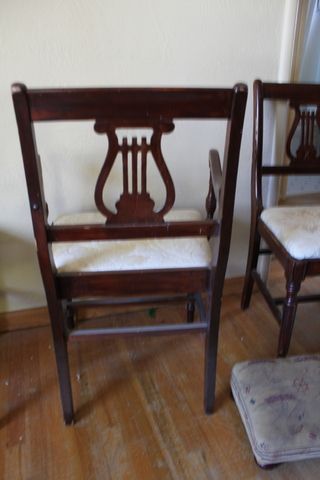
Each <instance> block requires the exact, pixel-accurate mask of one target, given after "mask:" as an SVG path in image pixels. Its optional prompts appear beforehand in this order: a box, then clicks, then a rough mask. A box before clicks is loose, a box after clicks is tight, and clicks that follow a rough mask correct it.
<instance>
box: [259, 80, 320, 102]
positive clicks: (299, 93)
mask: <svg viewBox="0 0 320 480" xmlns="http://www.w3.org/2000/svg"><path fill="white" fill-rule="evenodd" d="M263 95H264V97H265V98H270V99H273V100H285V101H287V100H288V99H290V100H292V101H296V102H302V104H315V105H320V85H319V84H310V83H307V84H303V83H296V84H291V85H288V84H283V85H282V84H281V83H263Z"/></svg>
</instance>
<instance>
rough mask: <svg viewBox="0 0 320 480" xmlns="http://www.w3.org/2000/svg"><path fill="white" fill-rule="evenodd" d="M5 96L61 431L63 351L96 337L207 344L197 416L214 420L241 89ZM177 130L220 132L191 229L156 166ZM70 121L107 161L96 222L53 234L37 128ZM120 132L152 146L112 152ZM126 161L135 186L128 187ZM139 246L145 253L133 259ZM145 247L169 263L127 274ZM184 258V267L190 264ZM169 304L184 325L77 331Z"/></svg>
mask: <svg viewBox="0 0 320 480" xmlns="http://www.w3.org/2000/svg"><path fill="white" fill-rule="evenodd" d="M12 95H13V102H14V107H15V112H16V119H17V123H18V130H19V136H20V143H21V149H22V156H23V161H24V168H25V175H26V181H27V187H28V193H29V201H30V208H31V215H32V221H33V228H34V234H35V238H36V244H37V251H38V258H39V264H40V269H41V274H42V278H43V283H44V288H45V292H46V298H47V303H48V309H49V313H50V318H51V327H52V334H53V339H54V348H55V354H56V362H57V369H58V376H59V383H60V392H61V400H62V408H63V414H64V420H65V422H66V423H67V424H69V423H71V422H73V419H74V411H73V402H72V392H71V382H70V375H69V366H68V353H67V342H68V340H69V341H72V340H77V339H79V338H81V339H84V338H86V337H91V336H92V335H105V336H108V335H109V336H115V335H134V334H140V335H142V334H145V335H148V334H173V333H186V332H204V333H205V334H206V356H205V410H206V412H208V413H210V412H212V411H213V406H214V395H215V372H216V359H217V341H218V329H219V316H220V303H221V296H222V289H223V283H224V277H225V270H226V265H227V260H228V254H229V245H230V235H231V228H232V217H233V208H234V197H235V188H236V178H237V169H238V160H239V150H240V143H241V134H242V126H243V119H244V113H245V105H246V98H247V88H246V86H245V85H242V84H239V85H236V86H235V87H234V88H233V89H221V88H220V89H218V88H216V89H187V88H181V89H179V88H158V89H157V88H155V89H150V88H149V89H148V88H145V89H143V88H141V89H137V88H136V89H134V88H133V89H130V88H119V89H114V88H113V89H111V88H110V89H108V88H106V89H89V88H88V89H53V90H50V89H49V90H45V89H43V90H29V89H27V88H26V87H25V86H24V85H21V84H14V85H13V87H12ZM175 119H178V120H179V119H193V120H196V119H223V120H227V122H226V124H227V129H226V140H225V151H224V156H223V159H224V161H223V173H222V172H221V169H220V161H219V154H218V152H217V151H211V152H210V159H209V164H210V169H211V176H210V181H209V193H208V197H207V200H206V211H207V218H206V219H202V218H201V216H200V217H199V215H198V214H197V213H196V214H194V212H193V213H192V212H191V218H188V216H187V218H185V217H183V216H182V217H181V215H180V214H179V212H178V211H177V212H175V211H174V210H171V208H172V206H173V204H174V201H175V188H174V184H173V180H172V178H171V175H170V173H169V170H168V168H167V165H166V163H165V161H164V158H163V156H162V152H161V138H162V135H163V134H164V133H169V132H172V131H173V129H174V123H173V121H174V120H175ZM66 120H74V121H75V120H91V121H92V120H94V121H95V124H94V130H95V131H96V132H97V133H100V134H104V135H106V136H107V138H108V153H107V156H106V159H105V162H104V164H103V167H102V169H101V172H100V174H99V176H98V179H97V183H96V188H95V192H94V199H95V203H96V206H97V209H98V212H96V213H91V214H79V215H77V216H72V215H71V217H70V216H65V217H62V218H61V219H60V220H59V221H58V222H56V223H54V224H51V225H50V224H49V223H48V206H47V204H46V200H45V194H44V188H43V183H42V178H41V167H40V157H39V155H38V153H37V147H36V141H35V134H34V129H33V123H34V122H48V121H66ZM120 127H121V128H125V129H131V128H133V129H137V128H149V129H152V136H151V140H150V142H148V141H147V140H146V138H142V140H141V142H139V141H138V140H137V138H133V140H132V143H130V142H128V141H127V139H126V138H124V139H123V141H122V143H120V141H119V139H118V136H117V132H116V130H117V129H118V128H120ZM118 154H119V155H118ZM119 156H120V158H121V157H122V172H123V185H122V186H121V188H122V194H121V195H120V199H119V201H118V202H117V203H116V210H115V211H113V210H111V209H110V208H109V207H108V206H107V205H106V203H105V201H104V197H103V190H104V186H105V183H106V180H107V178H108V175H109V173H110V171H111V168H112V166H113V165H114V163H115V161H116V159H117V157H118V159H119ZM151 157H153V160H154V161H155V163H156V166H157V168H158V172H159V174H160V176H161V177H162V181H163V182H164V184H165V188H166V198H165V203H164V205H163V206H162V208H160V209H158V210H157V211H155V209H154V202H153V200H152V199H151V197H150V195H149V193H148V190H147V162H149V161H150V160H152V158H151ZM118 159H117V161H118ZM129 159H131V162H130V163H131V172H132V178H129V172H130V165H128V164H129ZM197 161H198V160H197ZM199 161H200V160H199ZM187 173H188V169H187V168H186V174H187ZM139 176H140V179H141V180H140V181H139ZM130 184H131V189H130ZM216 203H218V204H219V206H218V208H217V211H216V219H213V216H214V212H215V209H216ZM211 237H216V238H215V242H214V245H215V246H214V249H213V250H212V249H211V247H209V245H210V244H209V239H210V238H211ZM117 240H121V241H122V242H124V243H122V245H124V246H125V249H123V248H122V249H121V254H117V250H116V247H117V245H119V242H116V241H117ZM79 242H80V243H79ZM83 242H85V246H86V248H85V249H84V250H86V251H88V249H89V251H90V252H89V257H90V258H89V259H87V258H86V252H85V251H84V252H82V251H81V246H83ZM139 242H144V243H142V246H141V244H140V247H137V244H139ZM181 242H182V243H181ZM150 244H151V247H152V248H151V250H152V251H155V250H156V251H157V250H160V251H162V252H163V251H165V252H166V253H167V252H168V253H169V254H171V257H170V256H169V259H168V258H165V260H163V258H158V259H157V258H152V259H151V261H150V262H149V263H148V260H150V259H149V258H147V259H144V260H140V263H139V262H138V264H137V263H135V264H134V265H132V264H129V265H128V266H126V260H128V256H126V253H125V251H126V250H130V249H131V250H132V249H133V248H140V253H141V251H143V252H144V253H145V251H146V250H147V251H148V249H149V250H150ZM66 246H67V251H68V252H69V253H68V255H66ZM77 246H79V248H80V254H79V251H78V250H77V252H78V256H79V255H80V257H81V258H80V260H81V262H82V263H81V262H80V264H79V263H77V262H76V261H75V260H74V259H73V258H72V253H73V252H74V251H75V249H77ZM96 248H98V250H99V257H100V259H102V263H100V264H99V262H98V260H97V259H94V260H92V257H91V255H94V250H95V249H96ZM192 249H194V251H192V255H188V252H189V251H190V250H192ZM124 250H125V251H124ZM184 250H186V252H184ZM176 252H179V253H181V254H182V253H186V254H185V256H184V257H185V258H184V260H183V263H181V262H182V261H180V263H179V258H177V257H178V255H177V253H176ZM115 264H116V267H115ZM119 264H120V265H119ZM205 294H206V296H207V300H206V302H204V303H203V302H202V299H201V295H204V296H205ZM177 296H179V297H180V296H183V298H184V299H185V300H186V302H187V307H188V308H187V310H188V322H187V323H182V324H171V325H164V324H161V325H145V326H137V327H132V326H131V327H130V326H127V327H117V328H108V327H105V328H90V329H88V328H83V327H81V323H79V322H75V320H74V313H75V311H76V309H77V307H78V306H79V305H80V306H83V305H89V306H93V305H95V304H101V303H102V302H104V303H106V304H114V303H121V302H124V303H125V302H148V303H150V302H156V301H158V300H163V299H164V298H165V299H168V300H169V299H170V298H172V297H173V298H176V297H177ZM102 299H103V300H102ZM194 304H196V305H197V307H198V308H199V312H200V321H197V322H193V321H192V320H193V310H194Z"/></svg>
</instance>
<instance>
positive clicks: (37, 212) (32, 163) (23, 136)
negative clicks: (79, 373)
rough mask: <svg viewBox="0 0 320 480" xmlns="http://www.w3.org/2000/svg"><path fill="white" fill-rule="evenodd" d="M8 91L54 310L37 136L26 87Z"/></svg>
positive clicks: (16, 86)
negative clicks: (10, 92) (11, 99)
mask: <svg viewBox="0 0 320 480" xmlns="http://www.w3.org/2000/svg"><path fill="white" fill-rule="evenodd" d="M11 91H12V98H13V104H14V109H15V114H16V118H17V125H18V132H19V138H20V145H21V151H22V158H23V165H24V170H25V177H26V182H27V190H28V196H29V205H30V211H31V218H32V224H33V230H34V236H35V240H36V244H37V256H38V261H39V267H40V271H41V275H42V279H43V284H44V288H45V293H46V298H47V302H48V307H49V309H50V308H51V309H53V310H54V311H55V312H56V313H57V310H56V309H57V304H56V302H55V301H54V297H55V296H56V295H57V288H56V283H55V278H54V272H55V271H56V268H55V265H54V261H53V258H52V252H51V249H50V248H49V245H48V241H47V229H46V227H47V217H48V208H47V204H46V202H45V196H44V188H43V180H42V171H41V163H40V156H39V154H38V152H37V146H36V139H35V134H34V128H33V123H32V119H31V113H30V104H29V98H28V90H27V87H26V86H25V85H23V84H19V83H16V84H14V85H12V89H11ZM56 318H57V322H55V329H57V331H56V332H55V333H56V334H57V335H59V334H61V333H63V332H64V326H63V323H62V322H60V321H59V320H58V319H60V318H61V315H60V312H59V315H56Z"/></svg>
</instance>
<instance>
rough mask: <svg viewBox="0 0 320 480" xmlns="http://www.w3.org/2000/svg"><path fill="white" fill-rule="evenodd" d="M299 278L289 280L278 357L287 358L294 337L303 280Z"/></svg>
mask: <svg viewBox="0 0 320 480" xmlns="http://www.w3.org/2000/svg"><path fill="white" fill-rule="evenodd" d="M296 277H298V278H291V279H289V280H287V284H286V290H287V293H286V299H285V301H284V304H283V312H282V319H281V325H280V334H279V343H278V357H285V356H286V355H287V353H288V350H289V346H290V340H291V336H292V330H293V325H294V321H295V317H296V311H297V305H298V302H297V295H298V292H299V290H300V286H301V280H302V278H299V276H297V275H296Z"/></svg>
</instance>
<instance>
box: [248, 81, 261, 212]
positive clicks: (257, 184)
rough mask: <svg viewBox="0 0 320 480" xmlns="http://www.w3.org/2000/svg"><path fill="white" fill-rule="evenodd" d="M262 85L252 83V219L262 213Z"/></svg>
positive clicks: (259, 82) (257, 82)
mask: <svg viewBox="0 0 320 480" xmlns="http://www.w3.org/2000/svg"><path fill="white" fill-rule="evenodd" d="M262 149H263V85H262V82H261V80H255V81H254V83H253V139H252V167H251V168H252V172H251V210H252V215H253V216H254V218H255V217H256V216H257V215H260V213H261V211H262V208H263V206H262V183H261V168H262Z"/></svg>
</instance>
